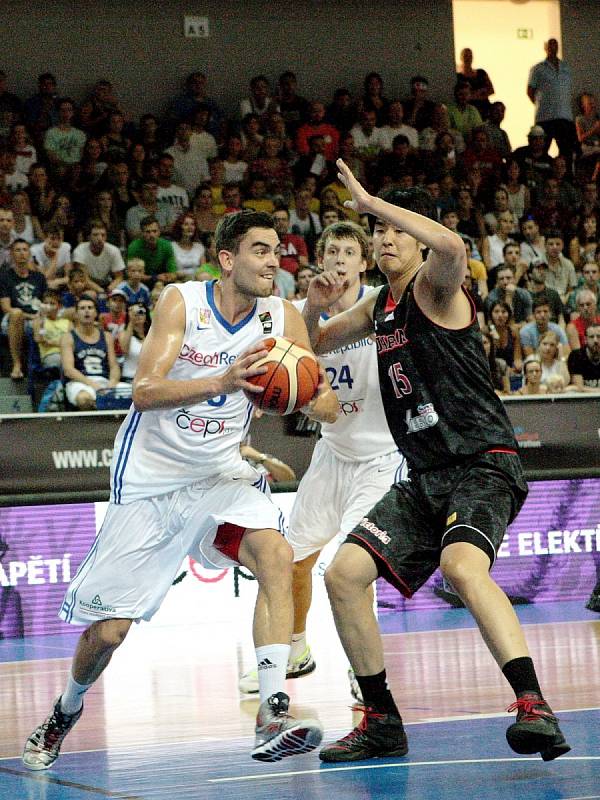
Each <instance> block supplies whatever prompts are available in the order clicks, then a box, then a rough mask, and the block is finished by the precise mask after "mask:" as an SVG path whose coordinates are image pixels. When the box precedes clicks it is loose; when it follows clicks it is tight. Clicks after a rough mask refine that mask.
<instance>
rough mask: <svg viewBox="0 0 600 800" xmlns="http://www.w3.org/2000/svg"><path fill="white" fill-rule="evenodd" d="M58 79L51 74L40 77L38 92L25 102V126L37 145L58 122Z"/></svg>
mask: <svg viewBox="0 0 600 800" xmlns="http://www.w3.org/2000/svg"><path fill="white" fill-rule="evenodd" d="M55 100H56V78H55V77H54V75H53V74H52V73H51V72H43V73H42V74H41V75H39V76H38V91H37V94H34V95H33V96H32V97H30V98H28V99H27V100H26V101H25V105H24V107H23V112H24V117H25V124H26V125H27V128H28V130H30V131H31V133H32V135H33V137H34V139H35V141H36V144H37V143H38V142H40V141H41V140H42V139H43V136H44V133H45V131H47V130H48V128H50V127H51V126H52V125H56V123H57V122H58V110H57V107H56V103H55Z"/></svg>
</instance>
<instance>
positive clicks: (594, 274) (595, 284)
mask: <svg viewBox="0 0 600 800" xmlns="http://www.w3.org/2000/svg"><path fill="white" fill-rule="evenodd" d="M598 255H600V253H597V255H596V257H598ZM579 289H589V290H590V292H593V293H594V294H595V295H596V311H599V312H600V266H598V262H597V261H590V262H588V263H586V264H584V265H583V269H582V270H581V278H580V279H579V281H578V283H577V287H576V288H575V290H574V291H572V292H571V294H570V295H569V301H568V303H567V306H568V307H569V309H570V310H571V311H576V310H577V308H576V305H575V298H576V295H577V291H578V290H579Z"/></svg>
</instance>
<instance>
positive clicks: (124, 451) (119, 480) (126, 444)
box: [113, 411, 142, 504]
mask: <svg viewBox="0 0 600 800" xmlns="http://www.w3.org/2000/svg"><path fill="white" fill-rule="evenodd" d="M141 418H142V414H141V412H140V411H134V413H133V415H132V417H131V419H130V420H129V425H128V427H127V430H126V431H125V436H124V437H123V442H122V444H121V452H120V453H119V460H118V462H117V467H116V469H115V485H114V487H113V494H114V502H115V503H117V504H119V503H120V502H121V493H122V491H123V475H124V473H125V467H126V466H127V459H128V458H129V451H130V450H131V444H132V442H133V437H134V436H135V432H136V431H137V429H138V425H139V424H140V420H141Z"/></svg>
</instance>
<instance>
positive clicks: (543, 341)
mask: <svg viewBox="0 0 600 800" xmlns="http://www.w3.org/2000/svg"><path fill="white" fill-rule="evenodd" d="M537 355H538V357H539V359H540V362H541V365H542V383H543V384H544V385H545V386H548V387H549V389H548V390H549V391H552V390H551V389H550V386H552V385H553V379H556V378H559V379H560V381H561V383H562V387H563V389H566V387H567V386H568V385H569V383H570V382H571V380H570V378H569V370H568V369H567V365H566V363H565V361H564V360H563V359H562V358H561V357H560V343H559V341H558V336H557V335H556V334H555V333H554V331H547V332H546V333H544V334H543V335H542V336H540V343H539V345H538V348H537Z"/></svg>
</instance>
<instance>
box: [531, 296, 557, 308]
mask: <svg viewBox="0 0 600 800" xmlns="http://www.w3.org/2000/svg"><path fill="white" fill-rule="evenodd" d="M540 306H549V307H550V308H552V303H551V302H550V297H549V296H548V295H547V294H546V293H545V292H540V293H539V294H538V295H536V297H534V298H533V303H532V304H531V310H532V311H535V310H536V308H539V307H540Z"/></svg>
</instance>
